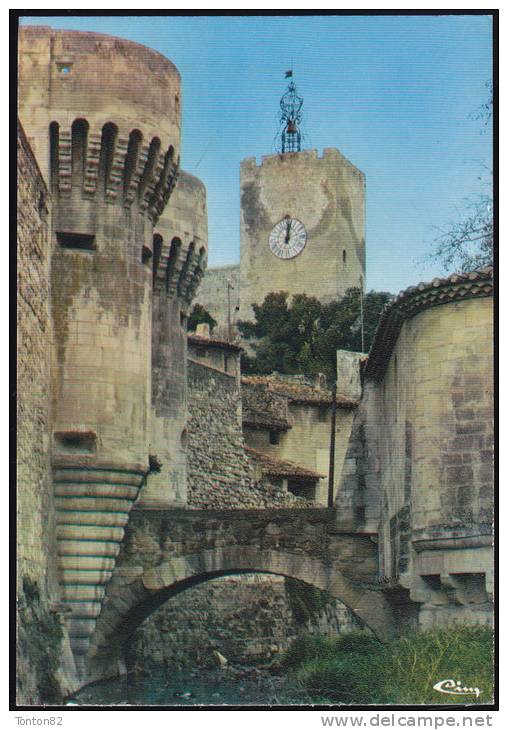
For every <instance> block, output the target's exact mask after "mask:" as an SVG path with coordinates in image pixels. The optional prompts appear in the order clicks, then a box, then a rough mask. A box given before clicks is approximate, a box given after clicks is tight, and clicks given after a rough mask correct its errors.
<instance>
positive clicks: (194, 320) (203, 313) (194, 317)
mask: <svg viewBox="0 0 508 730" xmlns="http://www.w3.org/2000/svg"><path fill="white" fill-rule="evenodd" d="M198 324H209V325H210V332H213V330H214V327H216V326H217V320H216V319H214V318H213V317H212V315H211V314H210V312H208V311H207V310H206V309H205V308H204V307H203V305H202V304H195V305H194V308H193V310H192V312H191V313H190V315H189V317H188V319H187V331H188V332H195V331H196V327H197V326H198Z"/></svg>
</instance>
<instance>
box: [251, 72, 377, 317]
mask: <svg viewBox="0 0 508 730" xmlns="http://www.w3.org/2000/svg"><path fill="white" fill-rule="evenodd" d="M301 103H302V100H301V97H298V96H297V95H296V88H295V86H294V84H293V82H291V83H290V85H289V87H288V90H287V92H286V94H285V95H284V96H283V97H282V99H281V110H282V111H281V124H282V128H281V135H280V139H281V145H280V149H281V152H280V153H279V154H275V155H270V156H268V157H263V158H262V161H261V164H260V165H257V164H256V159H255V158H249V159H247V160H244V161H243V162H242V164H241V170H240V185H241V220H240V242H241V253H240V312H239V319H253V311H252V304H261V303H262V302H263V300H264V298H265V296H266V295H267V294H269V293H270V292H277V291H287V292H289V293H290V295H294V294H300V293H302V294H307V295H309V296H315V297H316V298H317V299H319V300H320V301H322V302H328V301H330V300H332V299H338V298H340V297H342V296H343V295H344V294H345V292H346V291H347V289H349V288H350V287H362V289H363V288H364V282H365V176H364V175H363V173H362V172H360V170H358V169H357V168H356V167H354V165H352V164H351V163H350V162H349V160H347V159H346V158H345V157H344V156H343V155H342V154H341V153H340V152H339V151H338V150H336V149H325V150H324V152H323V154H322V155H321V156H318V153H317V151H316V150H306V151H300V139H301V137H300V130H299V120H300V109H301Z"/></svg>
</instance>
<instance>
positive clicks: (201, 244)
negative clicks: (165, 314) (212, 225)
mask: <svg viewBox="0 0 508 730" xmlns="http://www.w3.org/2000/svg"><path fill="white" fill-rule="evenodd" d="M155 241H156V244H155V243H154V248H155V245H156V246H157V247H158V252H157V253H155V256H156V266H155V267H154V277H155V284H156V287H157V286H159V287H161V288H162V289H164V290H165V292H166V294H167V296H168V297H177V298H178V301H179V305H180V308H181V310H182V312H183V313H184V314H186V313H187V311H188V309H189V306H190V305H191V303H192V300H193V299H194V296H195V294H196V291H197V289H198V287H199V284H200V283H201V280H202V278H203V276H204V273H205V270H206V265H207V260H208V245H207V244H208V230H207V209H206V189H205V187H204V185H203V183H202V182H201V181H200V180H198V178H196V177H194V176H193V175H190V174H189V173H187V172H184V171H183V170H182V171H181V172H180V175H179V178H178V182H177V184H176V187H175V190H174V193H173V195H172V197H171V201H170V203H169V205H168V207H167V209H166V210H165V211H164V214H163V215H162V216H161V218H160V220H159V221H158V224H157V227H156V232H155Z"/></svg>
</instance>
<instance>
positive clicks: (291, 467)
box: [245, 446, 326, 482]
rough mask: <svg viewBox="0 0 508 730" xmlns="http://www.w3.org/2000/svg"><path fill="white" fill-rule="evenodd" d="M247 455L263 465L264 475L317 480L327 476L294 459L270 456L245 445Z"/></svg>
mask: <svg viewBox="0 0 508 730" xmlns="http://www.w3.org/2000/svg"><path fill="white" fill-rule="evenodd" d="M245 451H246V453H247V455H248V456H249V457H250V458H251V459H252V460H253V461H255V462H257V463H258V464H259V466H260V467H261V471H262V472H263V475H266V476H271V477H279V478H291V477H294V478H295V479H301V480H302V481H312V482H314V481H316V480H317V479H321V478H323V477H325V476H326V475H325V474H318V473H317V472H315V471H312V470H311V469H307V468H306V467H303V466H299V465H298V464H295V463H293V462H292V461H283V460H282V459H277V458H276V457H274V456H268V454H263V453H262V452H261V451H255V450H254V449H251V448H249V447H248V446H246V447H245Z"/></svg>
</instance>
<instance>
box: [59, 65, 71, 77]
mask: <svg viewBox="0 0 508 730" xmlns="http://www.w3.org/2000/svg"><path fill="white" fill-rule="evenodd" d="M56 67H57V69H58V73H59V74H60V75H61V76H67V75H68V74H70V72H71V71H72V63H57V64H56Z"/></svg>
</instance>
